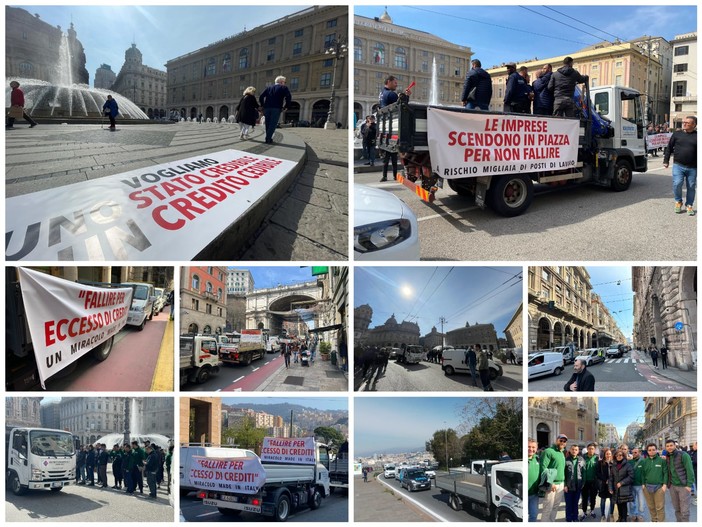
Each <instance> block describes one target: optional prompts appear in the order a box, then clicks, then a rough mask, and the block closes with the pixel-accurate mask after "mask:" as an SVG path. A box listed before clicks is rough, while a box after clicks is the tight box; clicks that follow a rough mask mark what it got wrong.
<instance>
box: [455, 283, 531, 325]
mask: <svg viewBox="0 0 702 527" xmlns="http://www.w3.org/2000/svg"><path fill="white" fill-rule="evenodd" d="M515 278H517V279H518V281H517V282H515V283H513V284H510V285H509V286H508V287H507V288H506V289H505V290H504V291H507V289H510V288H511V287H514V286H515V285H517V284H519V283H521V281H522V276H521V272H520V273H518V274H515V275H513V276H512V277H511V278H509V279H507V280H505V281H504V282H502V283H501V284H500V285H498V286H497V287H495V288H494V289H491V290H490V291H488V292H487V293H485V294H484V295H482V296H479V297H478V298H476V299H475V300H471V301H470V302H469V303H468V304H467V305H466V306H464V307H462V308H460V309H459V310H458V311H457V312H456V313H454V314H453V315H451V316H450V317H448V318H449V319H452V318H455V317H457V316H458V315H460V314H462V313H465V312H466V311H467V310H468V309H470V308H472V307H473V305H474V304H475V303H477V302H479V301H480V300H482V299H483V298H485V297H486V296H489V295H492V294H495V293H496V292H497V290H498V289H500V288H501V287H502V286H504V285H506V284H508V283H509V282H511V281H512V280H514V279H515ZM502 292H503V291H500V293H502Z"/></svg>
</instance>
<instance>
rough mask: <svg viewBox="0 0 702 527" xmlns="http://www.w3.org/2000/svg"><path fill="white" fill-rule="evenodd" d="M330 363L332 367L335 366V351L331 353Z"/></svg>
mask: <svg viewBox="0 0 702 527" xmlns="http://www.w3.org/2000/svg"><path fill="white" fill-rule="evenodd" d="M331 363H332V366H336V350H334V351H332V352H331Z"/></svg>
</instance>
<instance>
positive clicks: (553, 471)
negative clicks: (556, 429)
mask: <svg viewBox="0 0 702 527" xmlns="http://www.w3.org/2000/svg"><path fill="white" fill-rule="evenodd" d="M567 443H568V437H567V436H566V435H565V434H560V435H559V436H558V437H557V438H556V443H555V444H553V445H551V446H550V447H548V448H546V449H544V451H543V453H542V454H541V457H540V460H539V471H540V473H541V475H542V477H544V474H546V478H547V481H548V482H549V483H550V489H549V491H548V492H546V494H545V495H544V499H543V506H542V509H541V521H542V522H554V521H556V514H557V513H558V507H559V506H560V503H561V501H563V494H564V491H563V487H564V484H565V454H564V452H565V448H566V444H567Z"/></svg>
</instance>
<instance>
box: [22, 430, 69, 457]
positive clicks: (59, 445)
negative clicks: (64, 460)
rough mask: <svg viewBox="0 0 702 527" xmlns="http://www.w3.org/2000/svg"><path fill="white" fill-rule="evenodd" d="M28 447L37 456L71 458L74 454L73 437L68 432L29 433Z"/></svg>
mask: <svg viewBox="0 0 702 527" xmlns="http://www.w3.org/2000/svg"><path fill="white" fill-rule="evenodd" d="M29 446H30V451H31V452H32V454H35V455H37V456H72V455H73V454H75V448H74V446H73V436H72V435H71V434H69V433H68V432H55V431H51V430H32V431H31V432H29Z"/></svg>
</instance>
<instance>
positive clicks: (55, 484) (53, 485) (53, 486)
mask: <svg viewBox="0 0 702 527" xmlns="http://www.w3.org/2000/svg"><path fill="white" fill-rule="evenodd" d="M58 487H63V483H61V482H60V481H54V482H53V483H51V488H52V489H55V488H58Z"/></svg>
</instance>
